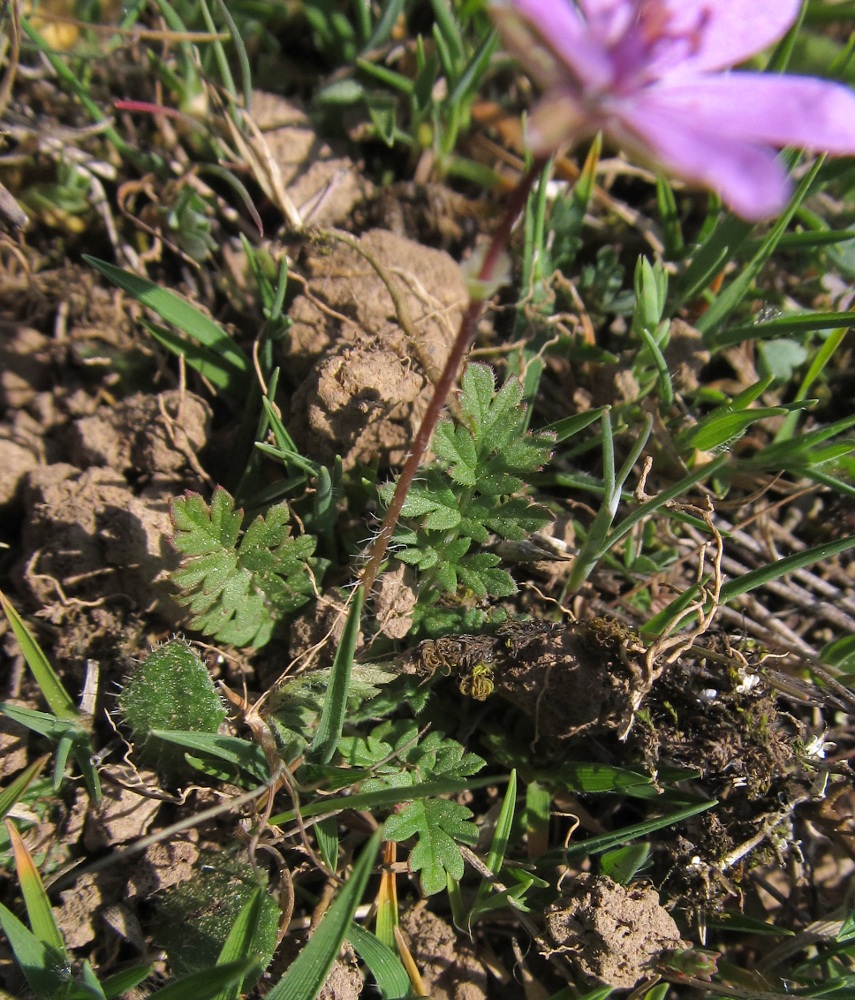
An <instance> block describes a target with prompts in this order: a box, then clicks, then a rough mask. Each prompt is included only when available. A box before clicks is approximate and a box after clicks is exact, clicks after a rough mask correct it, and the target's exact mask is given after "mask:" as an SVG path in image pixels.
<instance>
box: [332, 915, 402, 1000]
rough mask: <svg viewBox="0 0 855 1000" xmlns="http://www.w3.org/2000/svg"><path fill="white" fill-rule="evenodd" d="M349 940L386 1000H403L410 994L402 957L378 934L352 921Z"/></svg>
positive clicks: (348, 934) (348, 932)
mask: <svg viewBox="0 0 855 1000" xmlns="http://www.w3.org/2000/svg"><path fill="white" fill-rule="evenodd" d="M347 940H348V941H349V942H350V943H351V944H352V945H353V947H354V949H355V950H356V952H357V954H358V955H359V957H360V958H361V959H362V961H363V962H365V964H366V965H367V966H368V968H369V970H370V971H371V975H372V976H373V977H374V982H375V983H376V984H377V988H378V989H379V990H380V992H381V993H382V994H383V998H384V1000H403V998H404V997H408V996H410V978H409V976H408V975H407V970H406V969H405V968H404V966H403V965H402V964H401V960H400V958H398V956H397V955H396V954H395V952H394V951H392V949H391V948H390V947H389V946H388V945H385V944H383V942H382V941H381V940H380V938H378V937H377V935H376V934H372V933H371V931H367V930H366V929H365V928H364V927H361V926H360V925H359V924H357V923H354V922H353V921H351V923H350V927H349V928H348V930H347Z"/></svg>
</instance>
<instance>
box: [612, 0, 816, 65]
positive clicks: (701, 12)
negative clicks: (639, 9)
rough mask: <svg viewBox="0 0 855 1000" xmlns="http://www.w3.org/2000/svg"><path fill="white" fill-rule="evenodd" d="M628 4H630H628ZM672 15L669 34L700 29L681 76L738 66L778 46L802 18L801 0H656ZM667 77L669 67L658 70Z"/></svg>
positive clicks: (685, 60) (653, 0)
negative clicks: (759, 53) (774, 45)
mask: <svg viewBox="0 0 855 1000" xmlns="http://www.w3.org/2000/svg"><path fill="white" fill-rule="evenodd" d="M625 2H626V0H625ZM652 2H654V3H657V4H663V5H664V6H666V7H667V8H668V12H669V14H670V21H669V27H668V30H669V34H673V33H674V32H679V31H687V32H692V31H693V30H695V29H698V33H697V37H696V39H695V42H696V46H697V47H696V48H695V50H694V52H693V53H692V55H689V56H687V57H686V58H685V59H683V61H682V62H681V63H680V65H679V66H675V67H671V68H672V69H674V70H676V71H677V72H680V73H682V72H683V71H688V72H693V73H697V72H701V71H705V70H716V69H724V68H725V67H727V66H736V65H737V64H738V63H741V62H744V61H745V60H746V59H748V58H749V57H750V56H753V55H756V53H758V52H762V51H763V49H767V48H768V47H769V46H770V45H773V44H774V43H775V42H777V41H778V40H779V39H780V38H781V36H782V35H783V34H784V33H785V32H786V31H787V29H788V28H789V27H790V25H792V23H793V22H794V21H795V19H796V18H797V17H798V13H799V9H800V8H801V5H802V4H801V0H652ZM656 68H657V70H658V71H659V73H660V74H661V75H662V76H664V75H666V74H667V73H668V70H669V67H667V66H662V65H660V66H657V67H656Z"/></svg>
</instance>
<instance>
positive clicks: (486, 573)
mask: <svg viewBox="0 0 855 1000" xmlns="http://www.w3.org/2000/svg"><path fill="white" fill-rule="evenodd" d="M522 397H523V390H522V386H521V385H520V383H519V382H518V381H517V379H515V378H510V379H508V381H507V382H505V384H504V385H503V386H502V387H501V388H500V389H499V390H498V391H497V390H496V377H495V374H494V373H493V371H492V369H490V368H489V367H487V366H486V365H482V364H470V365H469V366H468V367H467V369H466V371H465V372H464V374H463V378H462V393H461V396H460V407H461V411H462V419H461V422H460V423H458V424H455V423H453V422H452V421H450V420H446V421H443V422H442V423H440V424H439V426H438V427H437V429H436V433H435V434H434V439H433V442H432V447H433V451H434V454H435V456H436V462H435V464H433V465H431V466H429V467H428V468H424V469H422V470H421V471H420V474H419V478H418V480H417V481H416V482H415V483H414V485H413V486H412V487H411V488H410V491H409V493H408V495H407V498H406V500H405V502H404V506H403V509H402V511H401V513H402V515H403V517H405V518H411V519H412V522H416V523H415V525H413V526H411V527H405V526H403V525H402V526H401V527H400V528H399V530H398V532H397V534H396V541H397V542H398V546H399V547H398V549H397V551H396V556H397V558H398V559H399V560H400V561H401V562H403V563H406V564H408V565H410V566H413V567H415V568H417V569H418V571H419V589H420V602H419V604H420V607H421V610H422V617H423V618H424V620H425V622H427V619H428V617H429V616H428V614H427V609H428V608H429V607H431V606H432V605H435V604H436V602H437V601H438V600H439V599H440V597H442V595H444V594H446V595H448V594H452V595H457V596H458V598H459V599H462V600H463V601H466V600H470V599H471V598H473V597H475V598H478V599H481V598H485V597H507V596H509V595H510V594H513V593H514V591H515V589H516V588H515V585H514V582H513V580H512V578H511V576H510V575H509V574H508V573H507V572H505V570H502V569H499V568H498V562H499V560H498V559H497V558H495V557H494V556H493V555H492V554H491V553H488V552H478V551H477V546H482V545H485V544H487V543H489V541H490V536H491V535H494V536H495V535H498V536H499V537H500V538H506V539H511V540H520V539H523V538H527V537H528V536H529V535H531V534H533V533H534V532H536V531H538V530H539V529H540V528H542V527H543V526H544V525H545V524H547V523H548V522H549V521H550V520H551V515H550V513H549V511H547V510H546V509H545V508H544V507H541V506H539V505H537V504H534V503H531V501H530V500H529V499H528V498H527V497H526V496H525V495H524V493H525V489H526V479H527V477H528V476H529V475H530V474H531V473H533V472H536V471H538V470H539V469H541V468H542V467H543V465H545V464H546V462H547V461H548V460H549V457H550V454H551V452H552V447H553V445H554V443H555V436H554V435H552V434H548V433H542V432H541V433H532V432H530V431H528V430H526V417H525V408H524V406H523V403H522ZM393 491H394V484H391V483H390V484H388V485H387V486H384V487H382V488H381V490H380V495H381V497H382V499H383V500H385V501H386V502H389V500H390V499H391V496H392V493H393ZM473 547H475V548H474V549H473ZM461 587H462V588H464V589H463V591H462V592H461V591H460V588H461ZM418 610H419V609H418V608H417V612H418ZM415 621H416V623H417V624H418V621H419V615H418V613H417V615H416V618H415Z"/></svg>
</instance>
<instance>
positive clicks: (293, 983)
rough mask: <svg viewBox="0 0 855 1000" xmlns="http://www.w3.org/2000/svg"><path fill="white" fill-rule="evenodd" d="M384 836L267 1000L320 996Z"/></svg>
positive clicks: (372, 843)
mask: <svg viewBox="0 0 855 1000" xmlns="http://www.w3.org/2000/svg"><path fill="white" fill-rule="evenodd" d="M380 836H381V832H380V830H377V831H376V832H375V833H374V834H373V836H372V837H371V839H370V840H369V841H368V843H367V844H366V845H365V847H364V848H363V849H362V854H360V856H359V860H358V861H357V862H356V864H355V865H354V866H353V871H352V872H351V875H350V878H349V879H348V880H347V882H346V883H345V884H344V886H343V888H342V889H341V890H340V891H339V893H338V895H337V896H336V899H335V901H334V902H333V904H332V906H331V907H330V908H329V910H328V911H327V913H326V915H325V916H324V917H323V919H322V920H321V922H320V923H319V924H318V926H317V927H316V928H315V932H314V933H313V934H312V936H311V937H310V938H309V940H308V941H307V942H306V945H305V947H304V948H303V950H302V951H301V952H300V954H299V955H298V956H297V958H296V959H295V960H294V961H293V962H292V963H291V965H290V966H289V968H288V971H287V972H286V973H285V975H284V976H283V977H282V978H281V979H280V980H279V982H278V983H277V984H276V985H275V986H274V987H273V989H272V990H271V991H270V992H269V993H268V994H267V1000H314V998H315V997H316V996H317V995H318V993H319V992H320V989H321V987H322V986H323V985H324V982H325V980H326V978H327V975H328V973H329V970H330V969H331V968H332V964H333V962H334V961H335V957H336V955H337V954H338V952H339V949H340V948H341V945H342V942H343V941H344V939H345V938H346V937H347V935H348V933H349V932H350V929H351V921H352V920H353V915H354V914H355V913H356V908H357V906H359V903H360V901H361V900H362V896H363V894H364V893H365V887H366V885H367V884H368V876H369V875H370V874H371V868H372V866H373V864H374V858H375V857H376V855H377V848H378V846H379V845H380Z"/></svg>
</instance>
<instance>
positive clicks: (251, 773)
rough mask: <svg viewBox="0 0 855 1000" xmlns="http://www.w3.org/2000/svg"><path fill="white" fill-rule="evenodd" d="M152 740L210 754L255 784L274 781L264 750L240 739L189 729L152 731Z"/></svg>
mask: <svg viewBox="0 0 855 1000" xmlns="http://www.w3.org/2000/svg"><path fill="white" fill-rule="evenodd" d="M151 736H152V737H154V738H155V739H159V740H166V741H167V742H168V743H175V744H177V745H178V746H182V747H186V748H187V749H188V750H195V751H197V752H198V753H203V754H206V755H207V756H209V757H212V758H214V759H215V760H221V761H223V763H225V764H228V765H229V766H230V767H232V768H234V767H238V768H240V769H241V771H243V772H244V773H245V774H246V775H247V776H248V777H250V778H251V779H252V780H253V781H255V782H259V781H260V782H265V781H267V780H268V779H269V778H270V768H269V767H268V764H267V760H266V758H265V756H264V752H263V751H262V749H261V747H260V746H258V744H256V743H250V742H249V741H248V740H242V739H239V738H238V737H237V736H226V735H220V734H219V733H198V732H191V731H190V730H185V729H152V730H151Z"/></svg>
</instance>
